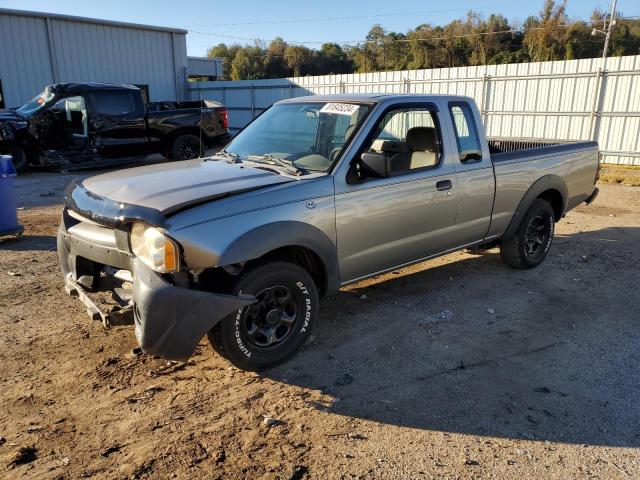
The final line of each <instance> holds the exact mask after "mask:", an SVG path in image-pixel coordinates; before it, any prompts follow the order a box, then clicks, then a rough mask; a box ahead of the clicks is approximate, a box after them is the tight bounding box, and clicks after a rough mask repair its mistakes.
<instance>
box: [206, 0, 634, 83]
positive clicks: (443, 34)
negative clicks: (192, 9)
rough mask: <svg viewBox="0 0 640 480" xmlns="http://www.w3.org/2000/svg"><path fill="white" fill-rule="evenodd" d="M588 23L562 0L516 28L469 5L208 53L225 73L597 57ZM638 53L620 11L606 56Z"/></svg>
mask: <svg viewBox="0 0 640 480" xmlns="http://www.w3.org/2000/svg"><path fill="white" fill-rule="evenodd" d="M608 15H609V14H608V13H603V12H600V11H597V10H596V11H594V13H593V16H592V21H594V22H596V23H595V24H594V25H596V26H597V27H598V28H602V22H603V21H604V20H605V19H606V20H608ZM591 30H592V26H591V25H590V24H589V23H588V22H583V21H573V22H570V21H569V19H568V17H567V14H566V0H562V1H560V0H544V5H543V8H542V10H541V11H540V13H539V14H538V15H536V16H531V17H529V18H527V19H526V20H525V22H524V23H523V24H522V25H521V26H520V25H519V26H517V27H516V26H513V25H510V24H509V21H508V20H507V19H506V18H505V17H504V16H503V15H498V14H492V15H489V16H488V17H486V18H485V17H484V16H483V15H481V14H480V13H478V12H474V11H469V12H468V13H467V14H466V16H465V17H464V18H461V19H458V20H453V21H451V22H449V23H448V24H446V25H432V24H429V23H420V24H419V25H418V26H417V27H415V28H414V29H410V30H408V31H407V32H406V33H402V32H389V31H387V30H385V29H384V27H383V26H382V25H380V24H376V25H373V26H372V27H371V29H370V30H369V32H368V34H367V36H366V39H365V40H364V41H363V42H362V43H359V44H357V45H354V46H340V45H338V44H337V43H333V42H327V43H324V44H322V46H321V47H320V48H319V49H317V50H314V49H310V48H307V47H305V46H301V45H290V44H288V43H287V42H286V41H285V40H284V39H283V38H281V37H277V38H275V39H273V40H272V41H270V42H269V44H268V45H267V44H265V43H264V42H261V41H256V42H255V44H254V45H246V46H241V45H238V44H232V45H225V44H222V43H221V44H219V45H216V46H214V47H212V48H211V49H209V50H208V52H207V55H208V56H209V57H221V58H223V59H224V70H225V78H233V79H258V78H280V77H287V76H291V75H295V76H301V75H324V74H330V73H350V72H353V71H357V72H374V71H381V70H402V69H406V68H410V69H419V68H443V67H459V66H466V65H485V64H501V63H522V62H530V61H535V62H539V61H547V60H563V59H567V60H569V59H574V58H589V57H599V56H600V55H602V48H603V43H604V38H603V37H602V36H601V35H597V36H595V37H594V36H592V35H591ZM638 53H640V20H637V19H629V18H624V15H622V14H620V15H619V18H618V22H617V25H616V26H615V27H614V28H613V30H612V33H611V41H610V44H609V55H611V56H619V55H634V54H638Z"/></svg>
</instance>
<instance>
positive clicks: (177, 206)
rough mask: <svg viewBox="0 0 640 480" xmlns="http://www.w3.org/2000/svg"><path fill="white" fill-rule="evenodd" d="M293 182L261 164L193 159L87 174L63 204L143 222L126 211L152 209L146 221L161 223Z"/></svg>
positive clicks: (107, 218)
mask: <svg viewBox="0 0 640 480" xmlns="http://www.w3.org/2000/svg"><path fill="white" fill-rule="evenodd" d="M295 181H296V179H295V178H293V177H288V176H285V175H279V174H277V173H274V172H271V171H266V170H263V169H260V168H253V167H248V166H246V165H242V164H229V163H227V162H226V161H224V160H217V161H213V160H203V159H197V160H188V161H184V162H169V163H161V164H157V165H150V166H144V167H137V168H130V169H128V170H118V171H115V172H110V173H105V174H102V175H97V176H95V177H90V178H87V179H85V180H84V181H82V182H81V183H79V182H77V183H75V184H72V185H70V186H69V188H68V189H67V193H66V196H67V198H66V203H67V206H68V207H70V208H72V209H73V210H76V211H78V212H79V213H82V214H84V215H87V216H89V217H90V218H93V219H95V220H96V221H98V222H100V221H102V222H104V223H110V224H117V223H126V222H127V221H134V220H144V218H140V215H138V214H134V215H129V214H130V212H147V214H150V213H153V215H149V216H150V218H149V220H150V223H154V224H160V223H162V222H161V221H159V220H158V219H160V218H163V217H166V216H167V215H170V214H172V213H175V212H177V211H180V210H184V209H185V208H188V207H191V206H194V205H197V204H200V203H204V202H207V201H209V200H214V199H217V198H221V197H226V196H229V195H233V194H237V193H241V192H246V191H249V190H255V189H258V188H264V187H268V186H271V185H277V184H280V183H286V182H295ZM152 219H153V220H152Z"/></svg>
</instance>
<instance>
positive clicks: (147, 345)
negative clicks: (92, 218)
mask: <svg viewBox="0 0 640 480" xmlns="http://www.w3.org/2000/svg"><path fill="white" fill-rule="evenodd" d="M58 258H59V262H60V268H61V270H62V274H63V276H64V279H65V287H66V288H67V290H68V291H69V292H70V293H72V292H73V293H76V294H77V295H78V297H79V298H80V299H81V300H82V301H83V302H84V303H85V305H86V306H87V308H88V310H89V312H90V313H91V314H92V316H95V315H97V314H99V313H98V309H99V307H98V306H97V305H95V304H94V303H93V302H92V300H91V299H90V297H89V295H87V292H88V291H89V290H90V289H91V287H92V286H93V285H94V281H93V280H94V277H95V276H96V275H99V273H100V271H101V269H102V267H103V265H108V266H113V267H117V268H121V269H126V270H129V271H131V273H132V276H133V300H132V302H131V303H130V305H129V306H128V307H127V308H130V309H131V310H132V311H133V318H134V323H135V335H136V339H137V340H138V344H139V345H140V347H141V348H142V350H143V351H144V352H146V353H149V354H153V355H158V356H160V357H163V358H167V359H170V360H182V359H185V358H188V357H189V356H190V355H191V354H192V353H193V351H194V350H195V348H196V346H197V345H198V343H199V342H200V340H201V339H202V337H203V336H204V335H205V334H206V333H207V332H208V331H209V330H210V329H211V328H213V327H214V326H215V325H216V324H217V323H218V322H219V321H220V320H222V319H223V318H225V317H226V316H228V315H230V314H231V313H233V312H234V311H236V310H238V309H240V308H242V307H244V306H246V305H249V304H251V303H253V302H254V301H255V299H254V298H253V297H249V296H232V295H223V294H217V293H209V292H205V291H201V290H195V289H191V288H185V287H179V286H176V285H173V284H171V283H170V282H169V281H168V279H167V278H164V277H163V276H161V275H160V274H158V273H156V272H154V271H153V270H151V269H149V268H148V267H147V266H146V265H144V264H143V263H142V262H140V261H139V260H137V259H135V257H133V256H132V255H131V254H130V253H128V252H126V251H122V250H118V249H114V248H112V247H110V246H109V247H108V246H104V245H100V244H97V243H92V242H91V241H89V240H87V239H86V238H78V237H75V236H73V235H70V234H69V233H68V232H67V231H66V229H65V226H64V222H63V223H62V225H61V226H60V230H59V232H58ZM100 315H101V316H102V314H100ZM104 318H105V317H103V319H104Z"/></svg>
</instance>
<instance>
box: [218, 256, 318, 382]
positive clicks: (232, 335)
mask: <svg viewBox="0 0 640 480" xmlns="http://www.w3.org/2000/svg"><path fill="white" fill-rule="evenodd" d="M231 293H232V294H235V295H237V294H240V293H245V294H250V295H254V296H256V298H257V299H258V300H259V301H258V302H257V303H255V304H253V305H250V306H248V307H244V308H241V309H240V310H238V311H237V312H236V313H234V314H231V315H229V316H228V317H226V318H224V319H223V320H222V321H220V322H219V323H218V324H217V325H216V326H215V327H214V328H213V329H212V330H211V331H209V333H208V337H209V342H210V343H211V346H212V347H213V349H214V350H215V351H216V352H217V353H219V354H220V355H222V356H224V357H225V358H227V359H228V360H229V361H230V362H231V363H233V364H234V365H235V366H236V367H238V368H241V369H243V370H253V371H258V370H263V369H265V368H269V367H272V366H274V365H277V364H279V363H282V362H283V361H285V360H286V359H288V358H289V357H291V356H292V355H293V354H294V353H295V352H296V351H297V350H298V348H300V346H301V345H302V344H303V343H304V342H305V341H306V340H307V338H308V337H309V335H310V334H311V329H312V328H313V325H314V323H315V321H316V318H317V315H318V303H319V296H318V289H317V287H316V285H315V283H314V281H313V279H312V278H311V275H309V273H308V272H307V271H306V270H304V269H303V268H302V267H300V266H298V265H296V264H293V263H289V262H286V261H273V262H269V263H265V264H262V265H259V266H256V267H255V268H253V269H250V270H248V271H247V272H245V273H243V274H242V275H241V276H240V278H239V279H238V281H237V282H236V284H235V285H234V287H233V289H232V292H231Z"/></svg>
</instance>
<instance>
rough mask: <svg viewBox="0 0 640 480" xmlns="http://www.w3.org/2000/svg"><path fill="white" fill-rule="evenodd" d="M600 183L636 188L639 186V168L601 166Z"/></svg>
mask: <svg viewBox="0 0 640 480" xmlns="http://www.w3.org/2000/svg"><path fill="white" fill-rule="evenodd" d="M600 182H601V183H622V184H625V185H633V186H636V187H638V186H640V166H632V165H602V169H601V170H600Z"/></svg>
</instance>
